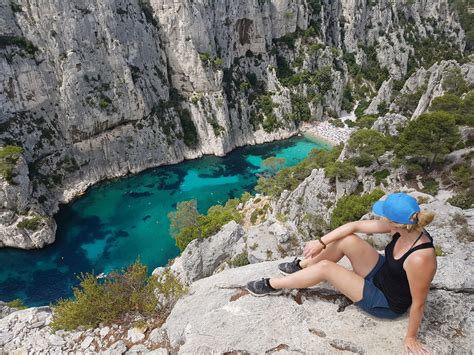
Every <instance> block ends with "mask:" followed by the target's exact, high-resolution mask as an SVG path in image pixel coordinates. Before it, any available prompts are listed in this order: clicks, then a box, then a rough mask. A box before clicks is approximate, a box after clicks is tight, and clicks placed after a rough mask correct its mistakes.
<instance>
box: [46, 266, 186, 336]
mask: <svg viewBox="0 0 474 355" xmlns="http://www.w3.org/2000/svg"><path fill="white" fill-rule="evenodd" d="M80 280H81V282H80V285H79V287H76V288H74V289H73V291H74V297H73V298H72V299H61V300H59V301H58V303H57V304H55V305H53V322H52V323H51V328H52V329H53V330H58V329H65V330H73V329H76V328H78V327H80V326H83V327H86V328H94V327H97V326H98V325H99V324H100V323H104V324H111V323H113V322H118V321H120V320H124V319H125V318H126V317H127V316H131V315H133V317H137V316H140V317H142V318H143V317H153V321H154V322H157V323H160V322H163V321H164V320H165V319H166V317H167V316H168V314H169V312H170V311H171V309H172V307H173V305H174V304H175V303H176V301H177V300H178V298H179V297H181V296H182V295H183V294H185V293H186V292H187V289H186V288H185V287H184V286H183V285H182V284H181V283H180V281H179V279H178V278H177V277H176V276H175V275H174V274H173V273H171V272H169V271H167V272H165V273H164V274H162V275H161V277H160V278H159V279H157V278H156V277H155V276H148V269H147V267H146V266H145V265H143V264H141V263H140V262H139V261H136V262H135V263H134V264H132V265H130V266H128V267H127V268H126V269H124V270H122V271H121V272H112V273H110V274H109V275H108V276H107V278H105V281H103V282H101V281H99V280H98V279H97V278H96V276H94V275H92V274H82V275H81V276H80ZM155 290H156V291H157V293H158V294H159V295H161V296H162V297H160V298H159V299H160V301H159V299H158V297H157V296H156V295H155Z"/></svg>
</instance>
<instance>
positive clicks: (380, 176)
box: [372, 169, 390, 186]
mask: <svg viewBox="0 0 474 355" xmlns="http://www.w3.org/2000/svg"><path fill="white" fill-rule="evenodd" d="M389 175H390V172H389V171H388V170H387V169H384V170H381V171H376V172H374V173H373V174H372V176H373V177H374V178H375V183H376V184H377V186H378V185H380V183H381V182H382V180H384V179H386V178H387V176H389Z"/></svg>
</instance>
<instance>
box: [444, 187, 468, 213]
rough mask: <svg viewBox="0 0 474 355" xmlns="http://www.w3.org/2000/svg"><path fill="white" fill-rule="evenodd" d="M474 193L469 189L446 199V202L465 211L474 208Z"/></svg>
mask: <svg viewBox="0 0 474 355" xmlns="http://www.w3.org/2000/svg"><path fill="white" fill-rule="evenodd" d="M473 196H474V191H473V190H472V189H469V190H468V191H465V192H461V193H458V194H457V195H454V196H453V197H450V198H449V199H448V202H449V203H450V204H451V205H453V206H456V207H459V208H462V209H463V210H467V209H469V208H473V207H474V197H473Z"/></svg>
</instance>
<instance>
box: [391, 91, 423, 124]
mask: <svg viewBox="0 0 474 355" xmlns="http://www.w3.org/2000/svg"><path fill="white" fill-rule="evenodd" d="M426 88H427V86H426V85H422V86H420V87H419V88H418V89H417V90H416V91H414V92H412V93H405V94H403V95H400V96H399V97H398V98H397V99H396V100H395V103H396V104H397V105H398V106H399V107H400V113H401V114H403V115H405V116H408V117H410V116H411V115H412V114H413V112H415V109H416V107H417V106H418V102H419V101H420V99H421V96H422V95H423V94H424V93H425V91H426Z"/></svg>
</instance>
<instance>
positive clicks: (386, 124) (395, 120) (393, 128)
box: [372, 113, 408, 137]
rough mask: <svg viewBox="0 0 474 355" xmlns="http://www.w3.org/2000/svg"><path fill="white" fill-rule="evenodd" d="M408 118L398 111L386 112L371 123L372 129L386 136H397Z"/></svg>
mask: <svg viewBox="0 0 474 355" xmlns="http://www.w3.org/2000/svg"><path fill="white" fill-rule="evenodd" d="M407 121H408V118H406V117H405V116H403V115H400V114H398V113H387V114H385V115H384V116H380V117H378V118H377V120H376V121H375V122H374V124H373V125H372V129H374V130H376V131H379V132H380V133H383V134H385V135H388V136H392V137H395V136H398V135H399V134H400V132H401V131H402V130H403V127H404V126H405V124H406V123H407Z"/></svg>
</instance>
